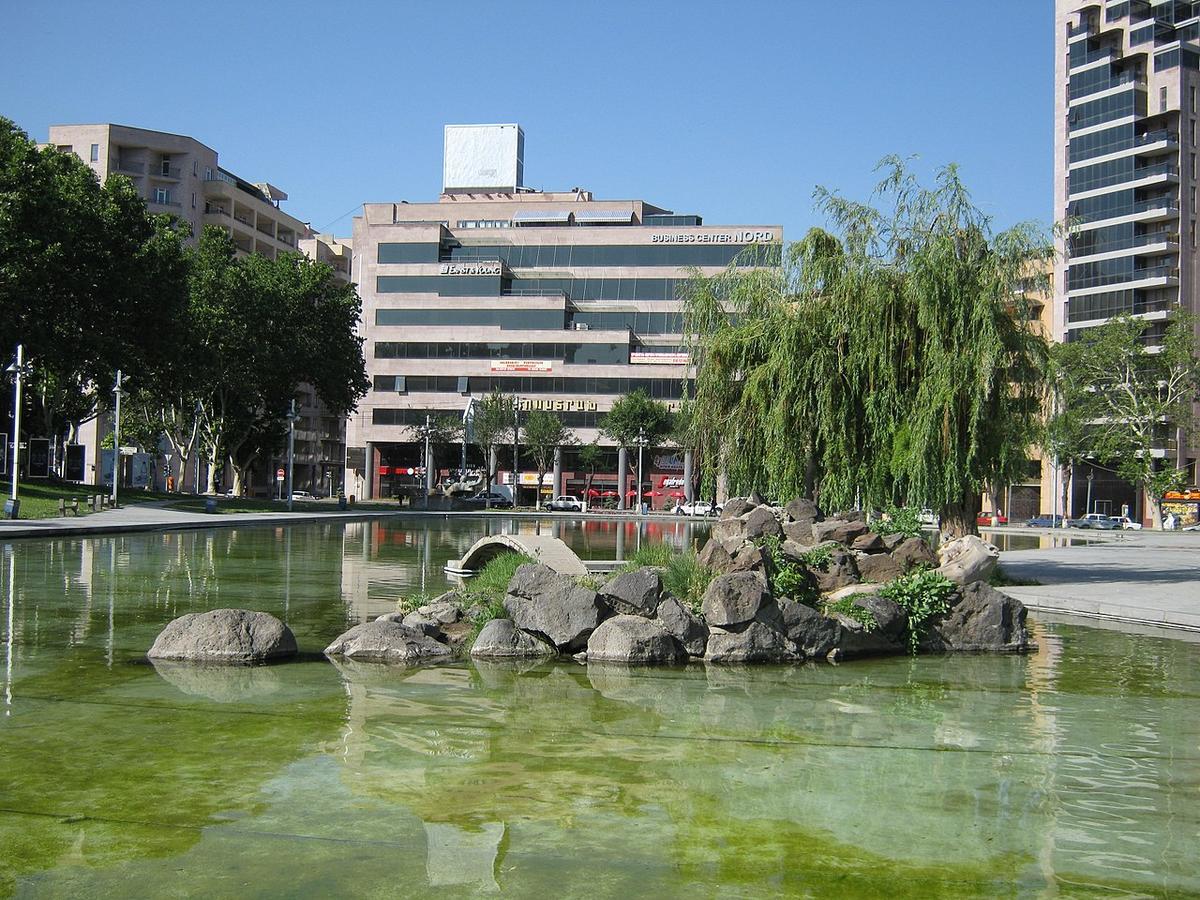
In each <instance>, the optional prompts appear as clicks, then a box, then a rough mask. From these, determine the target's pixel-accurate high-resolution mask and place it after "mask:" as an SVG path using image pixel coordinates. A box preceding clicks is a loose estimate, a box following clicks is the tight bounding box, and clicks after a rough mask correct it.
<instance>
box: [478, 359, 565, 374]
mask: <svg viewBox="0 0 1200 900" xmlns="http://www.w3.org/2000/svg"><path fill="white" fill-rule="evenodd" d="M492 371H493V372H553V371H554V363H552V362H551V361H550V360H548V359H493V360H492Z"/></svg>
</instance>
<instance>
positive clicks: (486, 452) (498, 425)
mask: <svg viewBox="0 0 1200 900" xmlns="http://www.w3.org/2000/svg"><path fill="white" fill-rule="evenodd" d="M516 412H517V407H516V400H514V399H513V398H512V397H509V396H508V395H506V394H502V393H501V392H500V391H492V393H490V394H488V395H487V396H486V397H484V398H483V399H482V400H480V401H479V403H477V404H476V406H475V415H474V417H473V418H472V419H471V433H472V436H473V438H474V442H475V444H476V446H478V447H479V450H480V452H481V453H482V454H483V468H484V473H485V475H484V477H485V478H486V484H487V486H486V490H487V492H488V493H491V491H492V484H493V483H494V482H495V480H496V469H497V467H498V466H499V455H500V454H499V452H495V453H494V452H493V451H498V448H499V447H500V446H501V445H502V444H503V443H504V442H505V439H506V438H507V437H508V436H509V435H512V436H513V439H514V440H516V438H517V435H516V434H515V433H514V432H515V429H516V427H517V425H516ZM514 475H515V473H514ZM514 487H515V485H514ZM513 499H514V502H515V500H516V492H515V491H514V496H513Z"/></svg>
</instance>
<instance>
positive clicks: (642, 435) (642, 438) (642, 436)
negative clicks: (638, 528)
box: [633, 428, 646, 516]
mask: <svg viewBox="0 0 1200 900" xmlns="http://www.w3.org/2000/svg"><path fill="white" fill-rule="evenodd" d="M645 446H646V429H645V428H639V429H638V479H637V495H636V496H635V497H634V498H633V499H634V501H635V502H636V503H637V505H638V506H637V510H638V515H639V516H642V515H645V512H644V507H643V506H642V450H643V449H644V448H645Z"/></svg>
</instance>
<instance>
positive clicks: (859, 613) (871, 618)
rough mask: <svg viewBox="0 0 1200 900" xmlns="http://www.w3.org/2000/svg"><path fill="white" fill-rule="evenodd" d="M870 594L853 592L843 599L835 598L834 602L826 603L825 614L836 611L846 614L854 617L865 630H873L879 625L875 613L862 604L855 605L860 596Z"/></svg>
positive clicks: (828, 614) (848, 616) (832, 613)
mask: <svg viewBox="0 0 1200 900" xmlns="http://www.w3.org/2000/svg"><path fill="white" fill-rule="evenodd" d="M866 596H869V595H868V594H851V595H850V596H849V597H843V598H842V599H841V600H835V601H834V602H833V603H826V604H825V615H827V616H832V615H834V614H835V613H836V614H838V615H842V616H845V617H846V618H847V619H853V620H854V621H855V622H857V623H858V624H859V625H861V626H862V630H863V631H865V632H868V633H869V632H872V631H874V630H875V629H876V628H878V627H879V620H878V619H876V618H875V614H874V613H873V612H871V611H870V610H869V609H863V608H862V607H861V606H855V605H854V601H855V600H857V599H858V598H859V597H866Z"/></svg>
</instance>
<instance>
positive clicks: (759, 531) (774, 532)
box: [746, 506, 783, 541]
mask: <svg viewBox="0 0 1200 900" xmlns="http://www.w3.org/2000/svg"><path fill="white" fill-rule="evenodd" d="M764 537H777V538H782V537H783V529H782V528H781V527H780V526H779V520H778V519H777V518H775V511H774V510H773V509H771V507H769V506H756V507H754V509H752V510H751V511H750V515H748V516H746V538H747V539H748V540H751V541H756V540H758V539H760V538H764Z"/></svg>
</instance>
